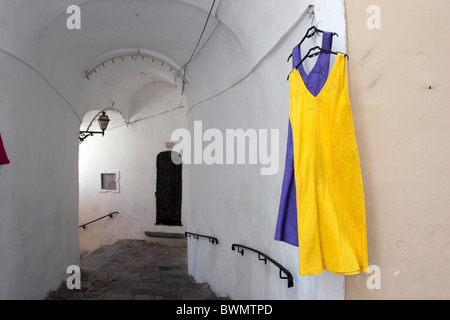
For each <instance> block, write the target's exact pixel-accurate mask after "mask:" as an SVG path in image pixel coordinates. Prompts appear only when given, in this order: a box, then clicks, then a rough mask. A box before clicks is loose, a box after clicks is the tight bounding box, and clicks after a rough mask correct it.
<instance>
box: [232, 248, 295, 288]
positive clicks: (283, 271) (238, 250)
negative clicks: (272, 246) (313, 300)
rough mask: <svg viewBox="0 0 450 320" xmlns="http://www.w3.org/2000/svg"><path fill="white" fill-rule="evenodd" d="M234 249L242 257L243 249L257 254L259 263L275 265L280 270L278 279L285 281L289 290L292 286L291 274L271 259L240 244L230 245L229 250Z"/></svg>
mask: <svg viewBox="0 0 450 320" xmlns="http://www.w3.org/2000/svg"><path fill="white" fill-rule="evenodd" d="M235 249H237V252H239V253H240V254H241V255H244V249H248V250H250V251H253V252H256V253H257V254H258V259H259V260H261V261H264V263H265V264H267V260H269V261H270V262H272V263H273V264H274V265H276V266H277V267H278V268H279V269H280V279H287V281H288V288H291V287H293V286H294V279H293V277H292V274H291V273H290V272H289V271H288V270H287V269H286V268H285V267H283V266H282V265H281V264H279V263H278V262H277V261H275V260H273V259H272V258H271V257H269V256H268V255H266V254H265V253H262V252H261V251H259V250H256V249H253V248H249V247H247V246H244V245H242V244H236V243H233V244H232V245H231V250H235ZM283 273H284V274H285V275H284V276H283Z"/></svg>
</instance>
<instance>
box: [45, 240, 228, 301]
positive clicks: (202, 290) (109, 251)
mask: <svg viewBox="0 0 450 320" xmlns="http://www.w3.org/2000/svg"><path fill="white" fill-rule="evenodd" d="M155 238H157V237H155ZM171 239H173V240H178V241H180V240H181V241H185V240H186V239H185V238H171ZM186 251H187V250H186V248H185V247H182V246H167V245H161V244H149V243H147V241H142V240H120V241H117V242H116V243H115V244H113V245H110V246H105V247H101V248H99V249H97V250H95V251H93V252H92V253H90V254H88V255H86V256H84V257H82V258H81V289H79V290H76V289H74V290H69V289H67V287H66V283H65V282H63V283H61V286H60V288H59V289H58V290H56V291H52V292H49V294H48V295H47V297H46V299H47V300H58V299H66V300H143V299H148V300H174V299H176V300H217V299H220V300H223V299H227V298H218V297H217V296H216V295H215V294H214V292H213V291H212V290H211V288H210V287H209V285H208V284H207V283H196V282H195V280H194V279H193V278H192V276H190V275H189V274H188V271H187V252H186Z"/></svg>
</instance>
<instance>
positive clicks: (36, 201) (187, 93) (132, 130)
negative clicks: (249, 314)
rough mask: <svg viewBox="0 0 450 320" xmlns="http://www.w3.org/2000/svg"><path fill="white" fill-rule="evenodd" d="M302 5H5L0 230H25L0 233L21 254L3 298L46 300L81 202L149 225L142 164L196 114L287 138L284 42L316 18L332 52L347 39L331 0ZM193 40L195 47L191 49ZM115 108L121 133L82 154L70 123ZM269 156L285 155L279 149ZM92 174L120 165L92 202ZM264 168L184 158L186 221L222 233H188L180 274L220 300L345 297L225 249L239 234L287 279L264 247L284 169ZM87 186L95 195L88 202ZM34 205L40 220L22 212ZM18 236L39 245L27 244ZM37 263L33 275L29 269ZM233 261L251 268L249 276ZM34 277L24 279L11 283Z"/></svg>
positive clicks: (155, 1)
mask: <svg viewBox="0 0 450 320" xmlns="http://www.w3.org/2000/svg"><path fill="white" fill-rule="evenodd" d="M43 2H45V5H43ZM325 3H326V4H327V5H325ZM313 4H314V6H311V1H297V0H289V1H282V2H280V1H259V0H258V1H256V0H255V1H232V0H222V1H209V0H200V1H198V0H151V1H148V0H131V1H123V0H89V1H82V0H70V1H69V0H63V1H61V0H42V1H31V0H23V1H17V0H14V1H4V2H2V3H1V4H0V14H1V17H2V18H4V19H5V20H4V22H5V27H4V29H3V30H4V32H2V33H1V34H0V43H2V48H1V52H0V62H1V63H2V66H3V68H4V71H5V72H6V73H8V74H11V75H12V76H11V78H9V79H8V81H6V82H5V85H4V86H3V87H2V90H3V91H2V99H4V102H5V105H8V111H7V113H8V115H9V116H10V119H11V121H12V122H8V121H5V120H2V119H0V125H1V129H2V137H4V138H6V139H4V140H5V145H6V147H7V148H8V152H9V153H8V155H10V157H11V160H12V161H15V163H14V165H13V166H11V168H14V171H8V172H7V173H6V179H7V181H10V182H12V183H11V190H7V191H6V192H4V195H1V196H2V201H3V200H4V199H3V197H6V198H5V199H8V201H7V202H5V203H7V204H8V205H7V206H6V214H5V216H7V217H10V218H8V219H9V220H8V221H5V223H1V224H0V225H2V226H6V227H5V228H9V229H11V230H19V229H20V228H21V227H22V226H24V225H25V226H29V227H27V228H26V232H27V237H26V238H25V237H22V236H21V235H20V234H21V233H20V232H14V233H10V232H5V233H2V239H6V240H7V241H6V242H7V243H14V246H13V248H11V249H7V250H2V252H5V253H2V254H6V253H8V252H11V251H14V248H16V247H19V248H25V249H24V251H25V252H32V253H33V254H31V255H26V254H25V255H21V254H19V253H14V255H17V256H16V258H15V259H12V260H11V259H1V261H2V262H1V263H2V265H1V268H2V270H11V269H14V268H16V270H18V271H17V273H14V274H15V276H11V277H7V278H9V280H5V281H4V282H5V283H4V285H2V286H1V289H0V290H3V291H0V296H1V297H34V298H36V297H42V296H43V294H44V293H45V292H46V291H47V290H48V289H49V288H51V287H56V286H57V285H58V284H59V283H60V281H61V278H62V277H63V276H64V271H65V270H66V267H67V265H70V264H77V263H78V262H79V256H78V252H79V245H78V241H77V240H78V228H77V226H78V223H79V221H78V212H79V211H80V212H83V211H85V209H86V208H87V207H86V208H85V207H84V206H87V204H88V203H90V202H91V204H90V205H89V208H88V209H86V211H90V212H98V213H99V214H100V215H101V214H102V213H103V212H104V213H108V211H109V210H112V211H116V210H118V211H120V212H121V214H120V215H119V216H118V218H119V219H129V220H127V221H129V226H135V227H130V228H128V229H127V230H129V232H130V233H129V234H128V235H129V236H130V237H138V236H139V237H141V236H143V231H145V229H148V228H146V227H142V225H146V224H147V223H148V222H149V221H148V220H147V218H148V215H147V216H146V213H145V212H144V211H145V210H147V209H146V208H148V207H149V206H150V207H152V206H153V205H154V204H152V201H153V200H154V194H153V191H152V190H154V189H153V187H150V186H154V185H155V181H154V179H155V178H154V177H153V176H151V174H150V172H155V170H154V168H155V163H154V162H155V161H156V155H157V154H158V153H159V152H161V151H164V150H165V144H164V143H165V142H167V141H170V139H171V133H172V132H173V130H174V129H177V128H186V129H188V130H189V131H190V132H192V134H193V139H195V137H194V122H195V121H201V123H202V126H203V129H204V130H207V129H210V128H213V129H216V130H218V131H219V132H225V131H226V130H227V129H235V128H243V129H249V128H251V129H255V130H259V129H277V130H280V141H279V142H280V143H279V144H280V146H283V145H285V137H286V130H287V128H286V124H287V119H288V108H287V106H288V103H289V102H288V101H289V95H288V83H287V82H286V76H287V74H288V73H289V72H290V69H291V66H290V65H289V63H286V58H287V56H288V55H289V53H290V52H291V50H292V47H293V46H294V45H295V44H297V43H298V41H299V39H300V37H302V36H303V34H304V33H305V30H306V29H307V28H308V27H309V26H311V24H312V23H314V24H320V26H321V27H322V28H324V29H329V30H333V31H335V32H338V33H339V35H340V37H339V39H338V40H337V42H336V47H335V49H336V50H338V51H345V46H346V37H345V19H344V16H345V10H344V5H343V1H336V2H333V4H332V5H330V4H329V2H328V1H324V0H316V1H313ZM71 5H77V6H78V7H79V8H80V17H81V24H80V29H70V28H68V27H67V21H68V19H69V18H71V14H72V13H70V12H69V13H67V8H68V7H69V6H71ZM212 5H213V6H212ZM211 8H212V10H211ZM209 12H211V15H210V16H209V18H208V14H209ZM314 13H315V14H314ZM9 17H12V18H9ZM25 17H27V18H26V19H25ZM207 18H208V24H207V25H206V28H205V29H204V31H203V30H202V29H203V27H204V23H205V22H206V20H207ZM313 18H314V20H313ZM200 34H202V35H203V36H202V38H201V40H200V42H198V39H199V36H200ZM315 40H317V39H311V41H312V42H314V41H315ZM197 44H198V46H197ZM194 48H198V50H196V51H195V52H193V50H194ZM133 52H135V54H134V56H133V54H132V53H133ZM138 52H140V53H143V54H144V53H145V54H146V56H145V57H144V58H142V57H140V56H139V55H138V54H137V53H138ZM120 55H123V56H124V60H122V59H121V58H120ZM151 56H153V57H154V58H156V59H151ZM112 57H118V59H120V61H119V60H114V61H113V59H112ZM102 62H103V63H104V65H105V66H103V63H102ZM186 63H188V65H187V66H186ZM93 70H95V71H96V72H95V71H93ZM91 71H92V72H91ZM179 71H182V72H183V77H185V81H186V82H185V83H183V81H182V80H183V79H182V77H181V75H180V72H179ZM86 76H88V78H87V77H86ZM24 91H26V92H27V93H28V95H23V94H22V92H24ZM113 103H114V108H116V109H118V110H120V112H121V113H122V114H123V115H124V116H125V117H126V118H127V120H128V121H129V124H128V126H126V125H119V126H116V127H114V126H111V127H110V129H109V130H107V132H106V134H105V136H104V137H101V136H94V137H89V138H88V139H87V140H86V141H85V142H84V143H83V144H81V146H80V151H79V163H78V157H77V153H78V148H79V146H78V141H77V132H78V131H79V130H80V126H83V125H84V124H85V123H86V122H85V121H87V122H89V121H90V120H91V119H92V118H91V117H90V115H91V114H90V112H92V111H94V112H95V110H101V109H104V108H108V107H110V106H112V104H113ZM85 115H86V117H87V118H88V120H86V119H84V116H85ZM11 123H13V124H11ZM15 123H21V124H24V127H25V130H18V129H16V128H14V124H15ZM111 124H112V123H111ZM202 135H203V132H200V137H198V136H197V139H199V140H197V141H201V140H202V138H203V136H202ZM275 153H276V154H277V156H278V157H281V153H282V152H281V148H280V149H279V150H278V151H277V150H274V154H275ZM99 155H101V156H100V157H99ZM27 159H33V162H31V163H29V162H28V161H27ZM25 168H26V169H25ZM78 168H80V172H79V179H78ZM0 170H2V171H1V173H3V171H4V170H3V169H2V168H0ZM103 170H108V171H111V170H112V171H116V172H120V193H105V194H101V200H100V201H99V199H100V198H99V194H98V177H99V174H100V173H101V172H102V171H103ZM275 171H276V174H273V175H269V176H261V175H260V166H259V165H252V164H245V165H234V166H230V165H220V164H216V165H209V164H206V163H204V162H202V161H200V163H196V164H192V165H189V166H185V167H183V214H182V219H186V220H185V221H182V224H183V226H185V228H189V229H190V231H193V232H199V233H206V234H212V235H214V236H216V237H218V238H220V243H219V244H218V245H217V246H215V247H212V246H208V243H203V242H189V260H188V262H189V270H190V272H191V274H192V275H193V276H194V277H195V278H196V280H197V281H199V282H205V281H206V282H208V283H209V284H210V285H211V287H212V288H213V290H215V291H217V293H218V294H219V295H220V296H230V297H232V298H255V299H258V298H261V299H264V298H288V299H298V298H316V297H339V298H342V297H343V278H342V277H340V276H334V275H331V274H325V275H323V276H321V277H312V278H308V279H304V278H302V279H301V278H300V277H296V278H295V279H294V280H295V283H296V286H295V287H294V288H293V289H287V288H286V286H285V283H284V282H283V281H280V280H279V278H278V275H277V271H275V275H274V270H272V269H269V268H264V269H261V268H260V267H261V266H260V264H259V262H258V261H253V260H251V259H247V258H248V257H247V256H246V257H244V259H240V260H239V259H238V258H237V257H236V255H235V253H234V252H232V251H231V250H230V246H231V243H233V242H234V241H236V240H239V241H241V242H245V243H249V244H251V245H252V246H256V247H258V248H261V249H263V250H264V251H266V252H267V253H269V254H270V255H271V256H276V257H277V258H278V260H279V261H280V262H282V263H283V264H284V265H285V266H286V267H288V268H289V269H290V270H292V271H293V273H296V270H297V268H298V257H297V252H296V250H295V248H291V247H289V246H286V245H283V244H282V243H277V242H275V241H274V240H273V232H274V226H275V222H276V212H277V206H278V201H279V193H280V185H281V179H282V174H281V171H282V170H278V171H277V170H275ZM2 178H3V177H2ZM91 179H92V180H91ZM25 181H26V182H27V183H28V185H26V186H25V187H24V184H25ZM78 181H79V182H78ZM3 189H6V187H3V186H2V190H3ZM36 190H38V191H36ZM94 193H95V194H96V197H92V198H90V197H91V196H92V195H93V194H94ZM11 194H15V195H17V194H21V195H22V196H23V197H24V198H27V200H26V201H22V200H21V199H20V198H21V197H22V196H12V195H11ZM30 197H31V198H30ZM79 199H80V203H79ZM119 199H120V201H119ZM152 199H153V200H152ZM103 200H104V201H103ZM109 206H111V207H109ZM120 206H123V207H120ZM118 207H120V208H118ZM36 211H37V212H39V213H45V214H43V215H33V212H36ZM16 212H20V213H22V214H23V215H21V216H18V215H14V213H16ZM122 212H129V213H132V214H130V215H126V214H123V215H122ZM119 219H117V221H119V222H120V220H119ZM117 221H116V222H117ZM33 225H39V226H40V228H36V229H34V228H32V227H31V226H33ZM117 225H118V224H117ZM138 226H139V229H140V230H138ZM110 228H112V229H113V228H114V225H113V224H111V225H110ZM112 231H114V230H112ZM126 232H128V231H126ZM29 237H31V238H33V239H39V241H33V243H28V242H27V241H26V239H28V238H29ZM103 237H104V235H103ZM82 246H83V244H82ZM22 251H23V250H22ZM50 252H51V258H49V257H48V256H49V253H50ZM42 257H45V258H42ZM10 261H15V262H14V263H15V264H16V265H12V264H11V263H12V262H10ZM30 265H33V266H34V269H33V268H31V267H30ZM36 268H37V269H38V272H40V273H43V274H45V276H43V277H40V278H39V279H37V278H36V277H33V276H32V275H33V272H36ZM242 270H253V272H252V274H251V276H249V275H248V274H246V273H245V272H242ZM30 278H32V279H34V280H33V281H31V282H26V281H27V280H21V279H30ZM16 280H17V282H15V281H16ZM12 287H14V288H13V289H11V288H12ZM20 288H27V290H25V289H20Z"/></svg>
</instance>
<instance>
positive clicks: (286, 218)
mask: <svg viewBox="0 0 450 320" xmlns="http://www.w3.org/2000/svg"><path fill="white" fill-rule="evenodd" d="M332 42H333V34H332V33H331V32H324V33H323V35H322V48H323V49H326V50H331V46H332ZM301 60H302V57H301V52H300V47H299V46H296V47H295V48H294V49H293V50H292V66H293V68H295V67H296V66H297V64H298V63H299V62H300V61H301ZM329 69H330V54H329V53H327V52H321V53H320V54H319V57H318V59H317V61H316V64H315V65H314V67H313V68H312V70H311V72H310V73H309V74H306V71H305V69H304V67H303V64H301V65H300V66H299V67H298V71H299V73H300V76H301V77H302V79H303V82H304V83H305V86H306V87H307V88H308V90H309V91H310V92H311V94H312V95H314V96H317V95H318V94H319V93H320V90H322V87H323V86H324V84H325V82H326V81H327V78H328V72H329ZM275 240H278V241H283V242H286V243H289V244H291V245H294V246H297V247H298V226H297V200H296V190H295V177H294V143H293V140H292V127H291V121H290V120H289V125H288V137H287V148H286V164H285V168H284V177H283V186H282V188H281V199H280V208H279V211H278V221H277V227H276V230H275Z"/></svg>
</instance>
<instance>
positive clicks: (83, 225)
mask: <svg viewBox="0 0 450 320" xmlns="http://www.w3.org/2000/svg"><path fill="white" fill-rule="evenodd" d="M113 214H119V212H118V211H114V212H111V213H108V214H106V215H104V216H103V217H100V218H97V219H95V220H92V221H89V222H88V223H85V224H82V225H81V226H79V227H78V228H83V229H86V226H87V225H88V224H91V223H92V222H95V221H98V220H100V219H103V218H106V217H110V218H112V217H113Z"/></svg>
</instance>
